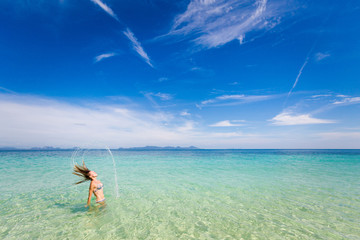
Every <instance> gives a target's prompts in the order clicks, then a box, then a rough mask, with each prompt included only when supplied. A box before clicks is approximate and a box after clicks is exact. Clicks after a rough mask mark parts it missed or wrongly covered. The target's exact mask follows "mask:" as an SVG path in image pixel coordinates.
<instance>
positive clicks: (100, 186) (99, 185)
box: [94, 183, 105, 203]
mask: <svg viewBox="0 0 360 240" xmlns="http://www.w3.org/2000/svg"><path fill="white" fill-rule="evenodd" d="M103 188H104V184H102V183H99V184H98V185H97V186H96V189H95V190H94V193H96V192H97V191H99V190H101V189H103ZM104 201H105V198H103V199H101V200H99V201H96V203H101V202H104Z"/></svg>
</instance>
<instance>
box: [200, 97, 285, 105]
mask: <svg viewBox="0 0 360 240" xmlns="http://www.w3.org/2000/svg"><path fill="white" fill-rule="evenodd" d="M281 96H282V95H280V94H278V95H244V94H234V95H221V96H218V97H216V98H213V99H208V100H204V101H202V102H201V103H200V104H198V105H197V107H199V108H201V107H204V106H231V105H238V104H244V103H251V102H259V101H266V100H270V99H274V98H278V97H281Z"/></svg>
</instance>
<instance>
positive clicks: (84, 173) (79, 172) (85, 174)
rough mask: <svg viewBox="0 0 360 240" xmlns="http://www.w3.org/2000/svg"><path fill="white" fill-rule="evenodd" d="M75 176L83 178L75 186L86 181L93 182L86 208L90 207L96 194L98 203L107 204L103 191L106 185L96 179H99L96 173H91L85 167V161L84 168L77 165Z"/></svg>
mask: <svg viewBox="0 0 360 240" xmlns="http://www.w3.org/2000/svg"><path fill="white" fill-rule="evenodd" d="M73 174H75V175H76V176H79V177H82V178H83V179H82V180H80V181H79V182H77V183H75V184H80V183H83V182H85V181H91V183H90V187H89V197H88V201H87V204H86V205H85V207H88V206H90V202H91V195H92V193H94V195H95V197H96V203H99V204H104V203H105V197H104V191H103V188H104V184H102V183H101V182H100V180H98V179H96V177H97V174H96V172H94V171H90V170H89V169H88V168H87V167H86V166H85V163H84V161H83V165H82V166H80V165H78V164H75V166H74V172H73Z"/></svg>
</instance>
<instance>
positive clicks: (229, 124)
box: [209, 120, 243, 127]
mask: <svg viewBox="0 0 360 240" xmlns="http://www.w3.org/2000/svg"><path fill="white" fill-rule="evenodd" d="M238 122H243V120H234V121H229V120H224V121H220V122H217V123H214V124H211V125H209V126H210V127H239V126H243V124H240V123H238Z"/></svg>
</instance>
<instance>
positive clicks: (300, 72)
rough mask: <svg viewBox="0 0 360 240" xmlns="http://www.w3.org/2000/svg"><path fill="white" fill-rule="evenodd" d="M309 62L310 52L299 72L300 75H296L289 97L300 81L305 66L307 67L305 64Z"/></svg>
mask: <svg viewBox="0 0 360 240" xmlns="http://www.w3.org/2000/svg"><path fill="white" fill-rule="evenodd" d="M308 62H309V54H308V56H307V57H306V59H305V62H304V63H303V65H302V66H301V68H300V71H299V73H298V75H297V77H296V79H295V82H294V85H293V86H292V88H291V89H290V91H289V93H288V97H289V96H290V94H291V92H292V90H293V89H294V88H295V87H296V84H297V83H298V81H299V78H300V76H301V74H302V71H303V70H304V68H305V66H306V65H307V64H308Z"/></svg>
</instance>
